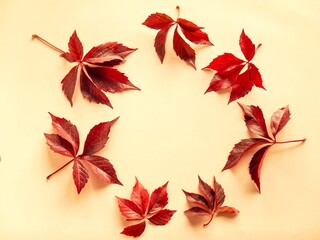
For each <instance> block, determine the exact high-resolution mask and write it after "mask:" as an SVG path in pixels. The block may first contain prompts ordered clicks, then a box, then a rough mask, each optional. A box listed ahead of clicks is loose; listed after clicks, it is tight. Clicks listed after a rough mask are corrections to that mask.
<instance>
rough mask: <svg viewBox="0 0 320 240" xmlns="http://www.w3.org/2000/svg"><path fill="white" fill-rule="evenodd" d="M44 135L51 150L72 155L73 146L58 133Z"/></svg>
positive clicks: (64, 154)
mask: <svg viewBox="0 0 320 240" xmlns="http://www.w3.org/2000/svg"><path fill="white" fill-rule="evenodd" d="M44 136H45V137H46V139H47V144H48V146H49V147H50V149H51V150H52V151H54V152H56V153H59V154H61V155H63V156H67V157H74V151H73V147H72V145H71V144H70V143H69V142H68V141H67V140H65V139H64V138H62V137H60V136H59V135H58V134H47V133H45V134H44Z"/></svg>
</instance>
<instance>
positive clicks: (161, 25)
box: [142, 7, 213, 69]
mask: <svg viewBox="0 0 320 240" xmlns="http://www.w3.org/2000/svg"><path fill="white" fill-rule="evenodd" d="M177 10H178V11H180V8H179V7H177ZM142 24H143V25H145V26H147V27H149V28H152V29H155V30H159V31H158V33H157V35H156V38H155V42H154V47H155V50H156V52H157V55H158V57H159V59H160V61H161V63H163V59H164V57H165V54H166V50H165V45H166V40H167V35H168V32H169V30H170V28H171V27H172V26H173V25H176V28H175V31H174V35H173V48H174V50H175V52H176V54H177V56H179V57H180V58H181V59H182V60H184V61H186V62H187V63H188V64H190V65H191V66H192V67H194V68H195V69H196V67H195V55H196V54H195V51H194V50H193V49H192V48H191V47H190V45H189V44H188V43H186V42H185V40H183V38H182V37H181V36H180V35H179V33H178V32H177V28H178V26H179V28H180V29H181V31H182V33H183V35H184V36H185V37H186V38H187V39H188V40H189V41H190V42H193V43H194V44H204V45H209V46H210V45H213V44H212V43H211V42H210V40H209V37H208V35H207V34H206V33H205V32H203V31H202V30H201V29H203V28H202V27H199V26H198V25H196V24H195V23H193V22H191V21H189V20H186V19H184V18H177V20H176V21H174V20H173V19H172V18H171V17H170V16H168V15H167V14H164V13H154V14H151V15H149V16H148V18H147V19H146V20H145V21H144V22H143V23H142Z"/></svg>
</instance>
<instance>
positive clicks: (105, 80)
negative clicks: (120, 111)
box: [32, 31, 140, 108]
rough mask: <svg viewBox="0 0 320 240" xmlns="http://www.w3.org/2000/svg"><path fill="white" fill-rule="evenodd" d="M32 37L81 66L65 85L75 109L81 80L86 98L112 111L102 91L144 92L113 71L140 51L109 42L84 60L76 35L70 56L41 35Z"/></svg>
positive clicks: (71, 40) (64, 88)
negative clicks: (73, 98) (132, 54)
mask: <svg viewBox="0 0 320 240" xmlns="http://www.w3.org/2000/svg"><path fill="white" fill-rule="evenodd" d="M32 37H33V39H38V40H39V41H41V42H43V43H44V44H46V45H47V46H49V47H51V48H53V49H54V50H56V51H57V52H59V53H60V56H62V57H63V58H65V59H66V60H67V61H69V62H71V63H72V62H77V64H78V65H77V66H74V67H73V68H72V69H71V70H70V71H69V73H68V74H67V75H66V76H65V77H64V78H63V80H62V81H61V84H62V91H63V92H64V94H65V95H66V97H67V99H68V100H69V102H70V104H71V106H72V105H73V103H72V96H73V94H74V89H75V86H76V81H77V80H78V79H80V89H81V92H82V95H83V96H84V97H85V98H86V99H87V100H88V101H90V102H95V103H102V104H105V105H107V106H109V107H111V108H112V105H111V103H110V101H109V99H108V97H107V96H106V95H105V94H104V93H103V92H102V91H106V92H113V93H115V92H122V91H124V90H140V89H139V88H137V87H136V86H134V85H133V84H132V83H131V82H130V81H129V79H128V77H126V76H125V75H124V74H123V73H120V72H119V71H118V70H116V69H112V68H111V67H112V66H115V65H118V64H120V63H121V62H123V61H124V58H126V57H127V56H128V55H129V54H131V53H132V52H134V51H136V50H137V49H136V48H129V47H126V46H124V45H123V44H121V43H118V42H106V43H103V44H100V45H98V46H95V47H93V48H91V50H90V51H89V52H88V53H87V54H85V56H83V46H82V43H81V41H80V39H79V38H78V36H77V33H76V31H74V32H73V34H72V35H71V37H70V40H69V43H68V47H69V52H65V51H63V50H61V49H59V48H57V47H55V46H53V45H52V44H50V43H49V42H47V41H46V40H44V39H43V38H41V37H39V36H38V35H33V36H32ZM79 68H80V69H79ZM91 75H92V76H91Z"/></svg>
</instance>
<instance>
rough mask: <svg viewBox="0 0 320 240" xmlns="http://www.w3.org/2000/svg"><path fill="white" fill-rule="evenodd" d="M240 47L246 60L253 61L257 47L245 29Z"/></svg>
mask: <svg viewBox="0 0 320 240" xmlns="http://www.w3.org/2000/svg"><path fill="white" fill-rule="evenodd" d="M239 45H240V48H241V51H242V53H243V55H244V56H245V58H246V59H247V60H248V61H251V60H252V58H253V57H254V54H255V52H256V47H255V45H254V44H253V43H252V41H251V39H250V38H249V37H248V36H247V35H246V34H245V32H244V29H242V32H241V35H240V40H239Z"/></svg>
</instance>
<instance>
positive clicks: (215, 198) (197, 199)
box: [182, 176, 239, 226]
mask: <svg viewBox="0 0 320 240" xmlns="http://www.w3.org/2000/svg"><path fill="white" fill-rule="evenodd" d="M198 179H199V184H198V188H199V191H200V194H201V195H199V194H196V193H189V192H186V191H185V190H182V191H183V192H184V193H185V195H186V199H187V202H188V203H189V204H190V205H196V206H192V207H191V208H189V209H188V210H186V211H184V214H185V215H186V216H188V217H206V216H211V217H210V219H209V221H208V222H207V223H205V224H204V225H203V226H207V225H208V224H209V223H210V222H211V221H212V219H213V217H214V216H215V215H217V214H219V213H224V212H227V211H226V207H223V206H222V204H223V202H224V200H225V194H224V190H223V188H222V187H221V185H220V184H219V183H218V182H217V181H216V179H215V178H214V179H213V187H210V186H209V185H208V184H207V183H205V182H204V181H202V180H201V178H200V176H198ZM208 200H209V202H211V204H206V203H207V201H208ZM233 209H234V210H235V211H234V212H231V211H230V213H233V215H236V214H237V213H238V212H239V211H237V210H236V209H235V208H233ZM236 211H237V212H236Z"/></svg>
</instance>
